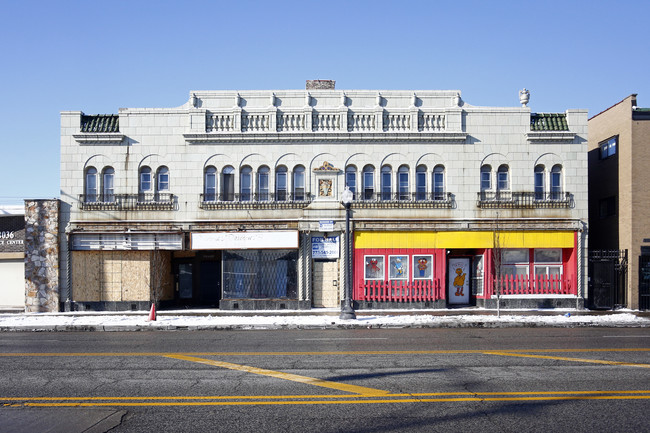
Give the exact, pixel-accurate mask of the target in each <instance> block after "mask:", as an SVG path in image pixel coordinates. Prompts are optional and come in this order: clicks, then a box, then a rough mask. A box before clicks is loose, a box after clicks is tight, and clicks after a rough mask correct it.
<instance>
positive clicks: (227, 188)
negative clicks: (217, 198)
mask: <svg viewBox="0 0 650 433" xmlns="http://www.w3.org/2000/svg"><path fill="white" fill-rule="evenodd" d="M221 177H222V178H221V194H222V198H221V199H222V200H224V201H233V200H234V199H235V169H234V168H232V167H231V166H226V167H224V168H223V172H222V173H221Z"/></svg>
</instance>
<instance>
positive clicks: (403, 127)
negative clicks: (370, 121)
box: [383, 112, 411, 132]
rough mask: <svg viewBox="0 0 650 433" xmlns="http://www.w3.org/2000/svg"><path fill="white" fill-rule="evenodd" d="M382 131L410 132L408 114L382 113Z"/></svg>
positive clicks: (409, 117)
mask: <svg viewBox="0 0 650 433" xmlns="http://www.w3.org/2000/svg"><path fill="white" fill-rule="evenodd" d="M383 118H384V125H383V126H384V131H388V132H401V131H410V130H411V115H410V114H409V113H402V114H393V113H386V112H385V113H384V116H383Z"/></svg>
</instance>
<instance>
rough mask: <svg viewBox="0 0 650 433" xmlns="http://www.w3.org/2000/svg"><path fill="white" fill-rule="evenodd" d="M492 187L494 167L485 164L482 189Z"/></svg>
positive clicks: (482, 170) (485, 189)
mask: <svg viewBox="0 0 650 433" xmlns="http://www.w3.org/2000/svg"><path fill="white" fill-rule="evenodd" d="M490 189H492V167H491V166H489V165H484V166H482V167H481V191H487V190H490Z"/></svg>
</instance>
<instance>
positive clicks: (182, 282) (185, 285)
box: [178, 263, 194, 300]
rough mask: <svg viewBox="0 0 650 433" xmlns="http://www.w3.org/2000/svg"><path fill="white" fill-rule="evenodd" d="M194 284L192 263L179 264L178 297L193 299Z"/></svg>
mask: <svg viewBox="0 0 650 433" xmlns="http://www.w3.org/2000/svg"><path fill="white" fill-rule="evenodd" d="M193 289H194V284H193V283H192V264H191V263H179V264H178V297H179V299H185V300H187V299H192V294H193Z"/></svg>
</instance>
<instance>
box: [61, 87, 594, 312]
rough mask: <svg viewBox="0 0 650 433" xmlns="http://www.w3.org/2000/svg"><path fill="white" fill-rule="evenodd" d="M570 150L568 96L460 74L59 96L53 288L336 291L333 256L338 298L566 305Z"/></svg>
mask: <svg viewBox="0 0 650 433" xmlns="http://www.w3.org/2000/svg"><path fill="white" fill-rule="evenodd" d="M526 96H527V92H526ZM526 102H527V101H526ZM586 150H587V112H586V110H567V111H566V112H564V113H557V114H536V113H531V110H530V108H528V107H526V106H525V104H524V100H523V99H522V106H521V107H504V108H502V107H475V106H472V105H469V104H467V103H465V102H464V101H463V100H462V99H461V96H460V92H459V91H434V90H423V91H401V90H400V91H397V90H387V91H377V90H336V89H334V85H333V82H308V86H307V89H306V90H274V91H273V90H269V91H194V92H190V97H189V100H188V101H187V102H186V103H185V104H184V105H182V106H180V107H178V108H146V109H145V108H124V109H120V110H119V112H118V114H115V115H86V114H84V113H82V112H79V111H76V112H63V113H62V114H61V199H62V202H63V203H62V208H61V212H62V214H61V230H62V236H61V251H62V254H61V257H62V266H61V288H62V289H61V295H62V296H61V301H62V302H68V303H69V305H70V306H71V307H72V308H75V309H113V308H116V309H143V308H147V306H148V305H149V303H150V302H151V301H152V300H154V301H156V300H157V301H161V302H162V303H163V304H166V305H175V306H180V305H192V306H217V305H218V306H219V307H220V308H225V309H249V308H277V309H281V308H288V309H292V308H311V307H336V306H339V305H340V301H341V299H342V297H343V288H344V287H345V281H344V278H345V272H344V271H343V270H344V268H345V266H344V264H345V263H348V262H347V261H348V259H351V260H352V261H353V264H354V268H353V276H352V277H351V281H350V283H351V286H352V293H353V299H354V301H355V306H356V307H357V308H368V307H372V308H382V307H389V306H390V307H399V306H407V307H411V308H413V307H416V308H417V307H419V308H425V307H445V306H450V305H465V304H471V305H473V304H476V305H479V306H486V307H493V306H494V305H495V304H496V295H497V294H498V295H500V296H499V297H500V299H501V301H502V305H510V306H523V305H526V306H531V305H534V306H558V305H563V306H578V307H580V306H582V305H583V303H584V298H585V284H586V278H585V275H586V274H585V270H586V263H585V259H584V258H585V251H586V241H587V231H586V221H587V152H586ZM346 186H348V187H349V188H350V189H351V190H352V191H353V193H354V201H353V202H352V204H351V217H352V218H351V227H352V229H353V236H352V237H351V240H352V241H353V249H352V251H353V252H352V255H351V257H347V256H346V254H345V249H344V248H342V246H343V245H344V244H345V239H344V237H345V210H344V207H343V206H342V205H341V203H340V197H341V193H342V191H343V190H344V188H345V187H346ZM495 275H498V278H495Z"/></svg>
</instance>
